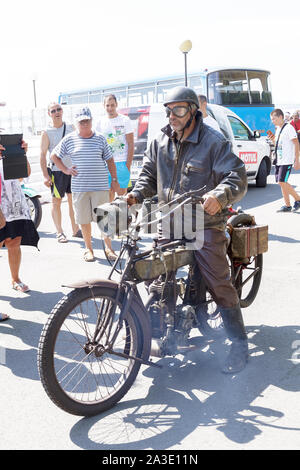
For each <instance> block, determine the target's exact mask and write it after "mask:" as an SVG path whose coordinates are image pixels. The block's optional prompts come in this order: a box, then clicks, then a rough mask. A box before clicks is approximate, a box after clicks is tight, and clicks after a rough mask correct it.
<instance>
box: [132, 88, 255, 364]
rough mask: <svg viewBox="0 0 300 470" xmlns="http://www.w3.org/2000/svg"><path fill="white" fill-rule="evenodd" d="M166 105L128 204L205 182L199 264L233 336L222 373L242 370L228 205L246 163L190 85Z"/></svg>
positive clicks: (238, 195) (242, 183) (238, 192)
mask: <svg viewBox="0 0 300 470" xmlns="http://www.w3.org/2000/svg"><path fill="white" fill-rule="evenodd" d="M164 106H165V108H166V113H167V116H168V117H169V125H167V126H166V127H165V128H163V129H162V133H161V134H159V136H158V137H157V138H156V139H154V140H153V142H152V143H151V145H150V147H149V149H148V150H147V152H146V155H145V159H144V164H143V168H142V171H141V173H140V175H139V179H138V181H137V183H136V185H135V187H134V190H133V191H132V192H130V193H129V194H128V195H127V203H128V205H132V204H136V203H140V202H142V201H143V200H144V199H145V198H150V197H152V196H154V195H156V194H157V195H158V201H159V202H164V203H167V202H169V201H170V200H171V199H172V198H174V196H176V195H179V194H182V193H184V192H186V191H189V190H196V189H199V188H201V187H202V186H206V193H205V194H204V196H203V198H204V202H203V204H202V205H203V210H204V244H203V246H202V248H201V249H199V250H197V251H196V252H195V258H196V260H197V264H198V267H199V269H200V271H201V274H202V276H203V278H204V280H205V282H206V284H207V286H208V288H209V290H210V291H211V293H212V296H213V298H214V300H215V302H216V303H217V304H218V305H219V307H220V313H221V316H222V319H223V323H224V327H225V330H226V333H227V335H228V337H229V339H230V340H231V341H232V344H231V349H230V352H229V355H228V357H227V359H226V362H225V365H224V368H223V369H222V371H223V372H224V373H236V372H239V371H241V370H242V369H243V368H244V367H245V365H246V363H247V361H248V342H247V335H246V331H245V327H244V322H243V318H242V313H241V309H240V304H239V298H238V295H237V292H236V289H235V288H234V287H233V285H232V282H231V278H230V272H229V266H228V261H227V259H226V250H227V239H226V235H225V226H226V220H227V214H228V212H227V210H226V207H227V206H228V205H231V204H233V203H236V202H238V201H239V200H240V199H242V197H243V196H244V194H245V193H246V191H247V176H246V171H245V167H244V163H243V162H242V161H241V160H240V159H239V158H238V157H237V156H236V155H234V154H233V153H232V151H231V144H230V143H229V142H227V141H226V139H225V138H224V137H223V136H222V135H221V134H220V133H219V132H217V131H215V130H214V129H212V128H211V127H209V126H206V125H205V124H204V123H203V121H202V113H201V112H200V111H199V109H198V108H199V104H198V98H197V95H196V93H195V92H194V90H192V89H191V88H188V87H176V88H174V89H172V90H171V91H170V94H169V96H168V97H167V99H166V101H165V103H164Z"/></svg>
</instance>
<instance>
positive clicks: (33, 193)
mask: <svg viewBox="0 0 300 470" xmlns="http://www.w3.org/2000/svg"><path fill="white" fill-rule="evenodd" d="M21 187H22V190H23V193H24V194H25V195H26V196H28V197H41V195H40V194H38V193H37V192H36V191H35V190H34V189H32V188H28V186H25V184H21Z"/></svg>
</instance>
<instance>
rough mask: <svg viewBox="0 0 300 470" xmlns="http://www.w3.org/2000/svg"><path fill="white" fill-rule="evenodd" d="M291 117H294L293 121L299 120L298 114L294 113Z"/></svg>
mask: <svg viewBox="0 0 300 470" xmlns="http://www.w3.org/2000/svg"><path fill="white" fill-rule="evenodd" d="M293 119H294V121H295V122H297V121H299V114H298V113H295V114H294V116H293Z"/></svg>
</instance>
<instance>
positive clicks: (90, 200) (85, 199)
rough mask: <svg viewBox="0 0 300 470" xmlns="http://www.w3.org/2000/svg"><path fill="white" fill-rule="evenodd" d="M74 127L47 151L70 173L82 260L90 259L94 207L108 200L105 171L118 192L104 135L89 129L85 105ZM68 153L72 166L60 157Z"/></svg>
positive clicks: (92, 256) (114, 171) (89, 115)
mask: <svg viewBox="0 0 300 470" xmlns="http://www.w3.org/2000/svg"><path fill="white" fill-rule="evenodd" d="M75 120H76V124H77V130H76V131H75V132H72V133H70V134H68V135H67V136H66V137H65V138H64V139H62V141H61V142H60V143H59V144H58V145H57V147H55V149H54V150H53V152H52V154H51V159H52V160H53V162H54V164H55V165H56V166H57V167H58V168H59V169H60V170H61V171H62V172H63V173H65V174H66V175H71V176H72V181H71V191H72V194H73V204H74V210H75V219H76V222H77V223H78V224H79V225H80V228H81V231H82V235H83V239H84V242H85V247H86V249H85V253H84V259H85V261H94V259H95V258H94V253H93V249H92V232H91V222H92V221H93V220H95V214H94V208H96V207H97V206H99V205H100V204H104V203H105V202H109V189H110V187H109V183H108V172H109V173H110V175H111V181H112V182H111V189H112V190H113V191H115V192H116V193H118V194H119V192H120V186H119V183H118V180H117V171H116V165H115V163H114V159H113V157H112V154H111V151H110V149H109V147H108V144H107V142H106V139H105V138H104V137H103V136H102V135H100V134H99V133H97V132H94V130H93V129H92V115H91V112H90V109H89V108H87V107H85V108H82V109H80V110H79V111H78V113H77V114H76V116H75ZM66 155H68V156H69V157H70V158H71V161H72V167H71V168H67V167H66V166H65V165H64V164H63V162H62V158H63V157H64V156H66Z"/></svg>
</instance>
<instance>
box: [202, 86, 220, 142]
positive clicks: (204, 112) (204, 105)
mask: <svg viewBox="0 0 300 470" xmlns="http://www.w3.org/2000/svg"><path fill="white" fill-rule="evenodd" d="M198 100H199V109H200V111H201V113H202V119H203V122H204V124H206V125H207V126H210V127H212V128H213V129H215V130H216V131H219V132H221V134H222V131H221V129H220V126H219V124H218V123H217V121H216V120H215V119H214V118H213V117H211V116H210V115H209V114H208V113H207V98H206V96H205V95H198Z"/></svg>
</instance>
